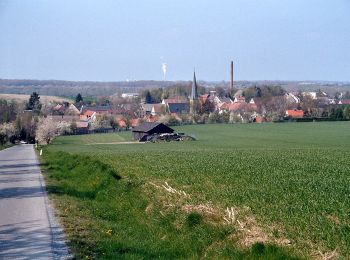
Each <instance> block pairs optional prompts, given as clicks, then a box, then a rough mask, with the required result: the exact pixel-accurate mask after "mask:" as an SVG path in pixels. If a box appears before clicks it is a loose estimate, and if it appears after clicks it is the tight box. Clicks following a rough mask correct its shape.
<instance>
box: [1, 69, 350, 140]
mask: <svg viewBox="0 0 350 260" xmlns="http://www.w3.org/2000/svg"><path fill="white" fill-rule="evenodd" d="M5 103H6V102H5ZM5 103H4V102H3V104H2V105H3V108H4V107H5V109H6V106H7V109H8V110H9V111H7V112H8V114H9V115H11V113H12V120H11V117H8V118H7V119H6V118H3V119H4V120H2V123H7V124H3V125H1V126H0V132H1V136H2V138H1V142H2V143H5V142H14V141H19V140H22V141H24V142H34V141H35V139H36V141H39V142H41V143H50V142H51V141H52V140H53V138H54V137H55V136H57V135H71V134H74V135H79V134H92V133H107V132H115V131H128V130H132V129H134V128H135V127H138V126H140V125H142V124H143V123H145V122H148V123H162V124H164V125H167V126H174V125H185V124H207V123H227V124H231V123H263V122H291V121H292V122H310V121H339V120H349V119H350V94H349V92H348V91H347V92H344V93H336V94H334V95H330V94H328V93H326V92H324V91H322V90H319V91H317V92H301V91H299V92H287V91H285V90H284V89H283V88H282V87H280V86H259V87H257V86H255V87H248V88H243V89H235V88H234V87H233V80H232V77H231V82H230V85H229V86H228V87H227V88H226V89H225V88H222V87H214V88H205V87H203V86H200V85H199V84H198V83H197V80H196V74H195V73H194V74H193V80H192V81H191V85H183V86H174V87H168V88H166V89H146V90H143V91H140V92H138V93H122V94H121V95H113V96H109V97H101V98H99V99H95V100H93V101H90V100H88V101H85V100H84V97H82V95H81V94H78V95H77V96H76V98H75V102H68V101H65V102H49V103H45V104H41V103H40V96H39V94H38V93H35V92H34V93H33V94H32V95H31V99H30V100H29V103H31V105H29V103H27V105H26V107H25V108H24V109H23V111H22V112H21V111H20V110H21V109H20V108H17V109H16V111H17V112H16V113H17V114H16V113H14V111H10V110H11V107H10V106H11V101H8V102H7V103H6V104H5ZM12 110H14V109H12ZM4 111H5V110H4ZM3 115H4V116H5V115H6V113H3ZM4 116H3V117H4ZM6 120H7V121H6ZM11 122H12V125H11ZM154 125H156V124H154ZM134 139H136V140H139V139H137V138H134Z"/></svg>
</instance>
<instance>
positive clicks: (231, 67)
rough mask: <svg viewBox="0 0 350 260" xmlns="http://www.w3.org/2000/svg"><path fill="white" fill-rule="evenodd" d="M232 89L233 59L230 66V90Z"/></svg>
mask: <svg viewBox="0 0 350 260" xmlns="http://www.w3.org/2000/svg"><path fill="white" fill-rule="evenodd" d="M232 90H233V61H231V66H230V92H231V91H232Z"/></svg>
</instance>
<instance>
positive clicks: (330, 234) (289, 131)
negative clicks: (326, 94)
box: [43, 122, 350, 259]
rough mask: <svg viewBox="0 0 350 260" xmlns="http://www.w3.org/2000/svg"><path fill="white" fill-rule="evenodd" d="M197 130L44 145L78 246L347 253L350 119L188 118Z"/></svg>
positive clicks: (56, 195) (228, 253) (96, 253)
mask: <svg viewBox="0 0 350 260" xmlns="http://www.w3.org/2000/svg"><path fill="white" fill-rule="evenodd" d="M176 131H178V132H184V133H186V134H189V135H192V136H194V137H196V139H197V140H196V141H188V142H169V143H155V144H153V143H146V144H134V143H130V144H129V143H126V144H122V143H123V142H125V141H127V142H129V141H130V140H131V132H121V133H115V134H96V135H85V136H67V137H60V138H57V139H56V140H55V142H54V144H52V145H49V146H48V147H45V148H44V156H43V160H44V166H43V168H44V170H45V171H46V172H47V174H46V180H47V183H48V190H49V193H50V194H51V198H52V199H53V201H54V202H55V205H56V207H57V209H58V211H59V216H60V217H61V221H62V223H63V225H64V227H65V230H66V233H67V236H68V238H69V241H70V242H69V243H70V247H71V248H72V250H73V251H74V253H75V254H76V256H77V258H99V259H101V258H105V259H110V258H126V259H130V258H131V259H140V258H143V259H147V258H161V259H171V258H182V259H188V258H192V259H198V258H209V259H212V258H233V259H247V258H248V259H265V258H269V259H288V258H290V259H298V258H301V259H305V258H306V259H310V258H311V259H332V258H340V259H348V258H349V257H350V123H349V122H331V123H299V124H298V123H283V124H273V123H270V124H236V125H219V124H216V125H191V126H181V127H176Z"/></svg>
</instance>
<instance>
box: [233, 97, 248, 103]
mask: <svg viewBox="0 0 350 260" xmlns="http://www.w3.org/2000/svg"><path fill="white" fill-rule="evenodd" d="M234 102H235V103H246V102H245V97H242V96H239V97H235V100H234Z"/></svg>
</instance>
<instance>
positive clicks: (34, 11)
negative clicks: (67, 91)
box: [0, 0, 350, 81]
mask: <svg viewBox="0 0 350 260" xmlns="http://www.w3.org/2000/svg"><path fill="white" fill-rule="evenodd" d="M231 60H233V61H234V79H235V80H302V81H303V80H329V81H350V0H332V1H330V0H307V1H305V0H219V1H218V0H216V1H215V0H147V1H144V0H127V1H125V0H109V1H108V0H94V1H92V0H45V1H44V0H0V78H8V79H15V78H16V79H57V80H89V81H123V80H127V79H129V80H162V79H163V78H164V75H163V72H162V63H166V64H167V73H166V79H167V80H191V78H192V74H193V70H194V68H195V70H196V74H197V78H198V79H200V80H209V81H221V80H225V81H228V80H229V64H230V61H231Z"/></svg>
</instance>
